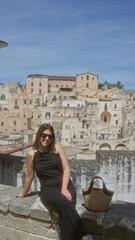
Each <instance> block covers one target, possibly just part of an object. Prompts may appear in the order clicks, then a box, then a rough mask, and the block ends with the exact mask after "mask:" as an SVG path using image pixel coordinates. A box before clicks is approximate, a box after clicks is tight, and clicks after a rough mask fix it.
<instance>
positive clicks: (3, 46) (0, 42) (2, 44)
mask: <svg viewBox="0 0 135 240" xmlns="http://www.w3.org/2000/svg"><path fill="white" fill-rule="evenodd" d="M7 46H8V44H7V43H6V42H4V41H1V40H0V48H5V47H7Z"/></svg>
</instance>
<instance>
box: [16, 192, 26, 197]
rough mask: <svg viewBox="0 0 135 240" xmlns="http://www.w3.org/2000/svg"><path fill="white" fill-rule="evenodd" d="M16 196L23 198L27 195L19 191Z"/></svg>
mask: <svg viewBox="0 0 135 240" xmlns="http://www.w3.org/2000/svg"><path fill="white" fill-rule="evenodd" d="M16 197H20V198H23V197H25V195H24V193H23V191H22V192H17V194H16Z"/></svg>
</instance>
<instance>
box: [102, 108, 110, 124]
mask: <svg viewBox="0 0 135 240" xmlns="http://www.w3.org/2000/svg"><path fill="white" fill-rule="evenodd" d="M100 119H101V121H102V122H105V123H110V121H111V114H110V113H109V112H108V111H104V112H102V113H101V117H100Z"/></svg>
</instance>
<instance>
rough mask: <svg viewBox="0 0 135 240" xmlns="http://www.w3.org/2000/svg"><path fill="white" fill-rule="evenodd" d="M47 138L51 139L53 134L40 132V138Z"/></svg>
mask: <svg viewBox="0 0 135 240" xmlns="http://www.w3.org/2000/svg"><path fill="white" fill-rule="evenodd" d="M47 137H48V138H49V139H50V140H53V135H51V134H46V133H42V135H41V138H43V139H45V138H47Z"/></svg>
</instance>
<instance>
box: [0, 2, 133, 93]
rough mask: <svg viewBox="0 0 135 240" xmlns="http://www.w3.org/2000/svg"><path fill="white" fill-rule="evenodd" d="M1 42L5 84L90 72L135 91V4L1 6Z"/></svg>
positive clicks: (1, 77)
mask: <svg viewBox="0 0 135 240" xmlns="http://www.w3.org/2000/svg"><path fill="white" fill-rule="evenodd" d="M0 40H2V41H5V42H7V43H8V47H7V48H2V49H0V82H1V83H6V82H13V81H19V82H21V83H26V82H27V76H28V75H30V74H44V75H59V76H76V74H79V73H84V72H91V73H94V74H97V75H98V77H99V78H98V79H99V83H103V82H104V81H108V82H109V83H117V81H120V82H121V83H122V84H123V85H124V88H125V89H126V90H134V89H135V1H134V0H12V1H11V0H0Z"/></svg>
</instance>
